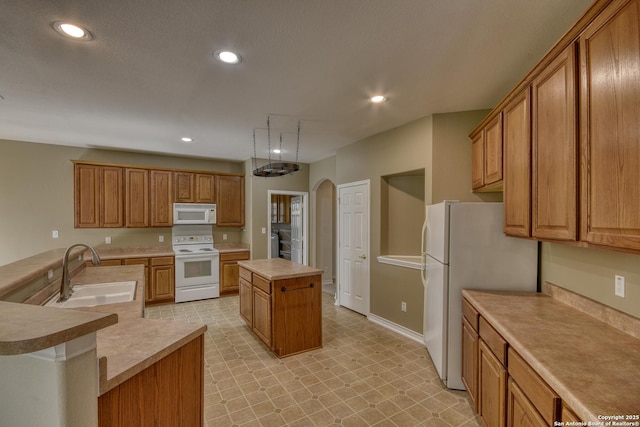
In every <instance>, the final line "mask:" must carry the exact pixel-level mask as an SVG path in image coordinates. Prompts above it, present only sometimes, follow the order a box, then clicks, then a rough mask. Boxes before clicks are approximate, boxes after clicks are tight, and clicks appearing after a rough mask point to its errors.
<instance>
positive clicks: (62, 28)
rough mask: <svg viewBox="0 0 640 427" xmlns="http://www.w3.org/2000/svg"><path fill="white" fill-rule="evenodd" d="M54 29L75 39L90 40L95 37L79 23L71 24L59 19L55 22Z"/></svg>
mask: <svg viewBox="0 0 640 427" xmlns="http://www.w3.org/2000/svg"><path fill="white" fill-rule="evenodd" d="M53 29H54V30H56V31H57V32H58V33H59V34H62V35H63V36H65V37H69V38H72V39H74V40H81V41H89V40H91V39H92V38H93V36H92V35H91V33H90V32H89V31H88V30H86V29H84V28H82V27H79V26H78V25H74V24H70V23H68V22H63V21H57V22H54V23H53Z"/></svg>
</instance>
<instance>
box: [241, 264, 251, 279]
mask: <svg viewBox="0 0 640 427" xmlns="http://www.w3.org/2000/svg"><path fill="white" fill-rule="evenodd" d="M240 278H241V279H244V280H246V281H247V282H249V283H251V282H252V281H253V274H252V273H251V271H249V270H247V269H246V268H242V267H240Z"/></svg>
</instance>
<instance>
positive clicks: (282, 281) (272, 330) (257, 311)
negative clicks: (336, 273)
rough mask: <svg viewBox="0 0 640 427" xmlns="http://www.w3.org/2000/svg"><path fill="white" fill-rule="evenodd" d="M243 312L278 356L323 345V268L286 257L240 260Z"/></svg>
mask: <svg viewBox="0 0 640 427" xmlns="http://www.w3.org/2000/svg"><path fill="white" fill-rule="evenodd" d="M238 265H239V266H240V316H241V317H242V318H243V319H244V320H245V321H246V322H247V326H249V328H251V329H252V330H253V332H254V333H255V334H256V335H257V336H258V337H259V338H260V339H261V340H262V341H263V342H264V343H265V344H266V345H267V347H268V348H269V349H270V350H272V351H273V352H274V353H275V354H276V355H277V356H278V357H284V356H291V355H294V354H298V353H302V352H305V351H309V350H313V349H316V348H320V347H322V276H321V273H322V270H319V269H317V268H312V267H309V266H306V265H301V264H296V263H293V262H291V261H288V260H285V259H282V258H272V259H259V260H251V261H239V262H238Z"/></svg>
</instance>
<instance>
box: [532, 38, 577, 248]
mask: <svg viewBox="0 0 640 427" xmlns="http://www.w3.org/2000/svg"><path fill="white" fill-rule="evenodd" d="M575 85H576V74H575V48H574V45H570V46H569V47H568V48H567V49H565V50H564V52H563V53H561V54H560V55H559V56H558V57H557V58H556V59H555V60H553V61H552V62H551V63H550V64H549V65H548V66H547V67H546V68H545V69H544V70H543V71H542V72H541V73H540V74H539V75H538V76H537V77H536V78H535V79H534V80H533V83H532V92H533V93H532V132H533V215H532V220H533V224H532V234H533V236H534V237H538V238H543V239H557V240H576V239H577V211H576V205H577V199H576V197H577V184H576V182H577V172H578V171H577V140H576V123H577V121H576V93H575Z"/></svg>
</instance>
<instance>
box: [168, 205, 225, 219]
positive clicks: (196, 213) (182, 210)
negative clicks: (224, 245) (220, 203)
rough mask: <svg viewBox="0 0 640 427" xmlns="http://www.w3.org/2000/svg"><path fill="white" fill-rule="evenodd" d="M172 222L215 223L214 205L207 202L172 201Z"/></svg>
mask: <svg viewBox="0 0 640 427" xmlns="http://www.w3.org/2000/svg"><path fill="white" fill-rule="evenodd" d="M173 223H174V224H215V223H216V205H212V204H208V203H174V204H173Z"/></svg>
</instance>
